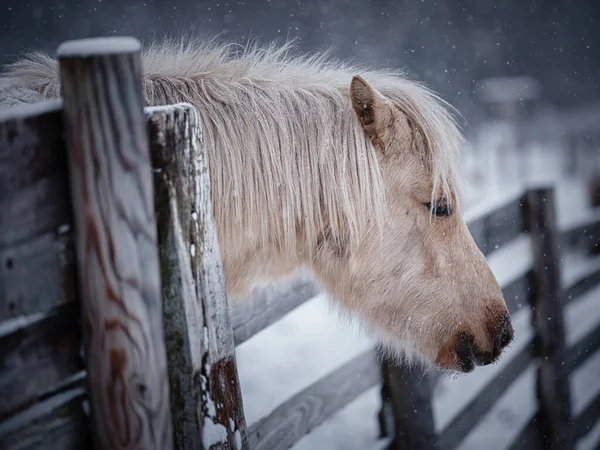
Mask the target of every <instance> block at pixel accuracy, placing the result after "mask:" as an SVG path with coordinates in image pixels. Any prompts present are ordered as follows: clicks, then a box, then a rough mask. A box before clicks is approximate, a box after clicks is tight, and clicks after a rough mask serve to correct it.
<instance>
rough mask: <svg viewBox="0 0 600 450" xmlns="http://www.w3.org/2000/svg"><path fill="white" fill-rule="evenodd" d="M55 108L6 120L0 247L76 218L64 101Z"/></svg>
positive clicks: (1, 140) (0, 142)
mask: <svg viewBox="0 0 600 450" xmlns="http://www.w3.org/2000/svg"><path fill="white" fill-rule="evenodd" d="M50 106H51V107H49V108H40V107H38V105H32V107H31V112H30V113H29V114H21V115H19V116H17V117H14V118H12V119H10V118H9V119H6V120H5V121H3V122H1V123H0V248H2V247H4V246H6V245H15V244H18V243H19V242H22V241H24V240H27V239H29V238H31V237H34V236H38V235H40V234H43V233H48V232H53V233H56V232H57V230H58V229H59V228H60V227H61V225H63V224H68V223H71V221H72V217H71V208H70V202H69V187H68V175H67V161H66V154H65V148H64V140H63V122H62V117H61V108H60V103H54V102H50ZM0 263H1V264H4V265H6V264H7V261H1V262H0Z"/></svg>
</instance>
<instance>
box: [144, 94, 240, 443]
mask: <svg viewBox="0 0 600 450" xmlns="http://www.w3.org/2000/svg"><path fill="white" fill-rule="evenodd" d="M147 112H148V114H149V123H150V130H149V131H150V146H151V152H152V159H153V165H154V171H155V191H156V212H157V220H158V240H159V243H160V260H161V281H162V289H163V308H164V314H165V321H164V322H165V340H166V346H167V359H168V365H169V380H170V388H171V389H170V391H171V410H172V413H173V427H174V440H175V446H176V448H178V449H182V450H184V449H185V450H192V449H193V450H196V449H206V450H208V449H211V450H212V449H235V450H241V449H246V448H248V447H247V438H246V423H245V419H244V411H243V404H242V395H241V390H240V385H239V380H238V374H237V368H236V360H235V345H234V340H233V330H232V328H231V323H230V318H229V311H228V303H227V296H226V293H225V284H224V280H223V267H222V264H221V255H220V251H219V245H218V242H217V234H216V230H215V224H214V220H213V215H212V204H211V198H210V179H209V172H208V164H209V161H208V159H207V154H206V151H205V149H204V147H203V146H202V130H201V127H200V123H199V117H198V115H197V113H196V110H195V109H194V107H193V106H191V105H186V104H180V105H172V106H168V107H158V108H149V109H147Z"/></svg>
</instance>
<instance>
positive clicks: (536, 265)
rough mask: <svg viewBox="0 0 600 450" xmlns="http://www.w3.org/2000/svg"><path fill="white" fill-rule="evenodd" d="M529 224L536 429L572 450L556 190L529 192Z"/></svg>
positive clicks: (553, 444) (545, 441) (546, 442)
mask: <svg viewBox="0 0 600 450" xmlns="http://www.w3.org/2000/svg"><path fill="white" fill-rule="evenodd" d="M526 224H527V231H528V232H529V233H530V234H531V244H532V251H533V272H532V288H533V289H532V290H533V295H532V297H531V302H532V305H531V306H532V308H533V315H532V317H533V326H534V328H535V332H536V356H538V357H539V361H540V364H539V367H538V374H537V380H536V382H537V385H536V390H537V398H538V401H539V404H540V414H539V417H538V420H537V421H536V427H537V429H538V436H539V438H540V439H541V443H542V445H543V447H544V448H551V449H570V448H573V442H572V440H571V439H570V437H569V426H570V424H571V421H572V417H571V411H572V409H571V396H570V390H569V379H568V366H569V365H568V362H569V360H570V358H569V355H568V353H567V348H566V340H565V323H564V317H563V310H562V298H561V297H562V289H561V286H560V280H561V273H560V253H559V248H558V244H559V235H558V231H557V225H556V211H555V201H554V190H553V188H539V189H532V190H530V191H528V192H527V208H526Z"/></svg>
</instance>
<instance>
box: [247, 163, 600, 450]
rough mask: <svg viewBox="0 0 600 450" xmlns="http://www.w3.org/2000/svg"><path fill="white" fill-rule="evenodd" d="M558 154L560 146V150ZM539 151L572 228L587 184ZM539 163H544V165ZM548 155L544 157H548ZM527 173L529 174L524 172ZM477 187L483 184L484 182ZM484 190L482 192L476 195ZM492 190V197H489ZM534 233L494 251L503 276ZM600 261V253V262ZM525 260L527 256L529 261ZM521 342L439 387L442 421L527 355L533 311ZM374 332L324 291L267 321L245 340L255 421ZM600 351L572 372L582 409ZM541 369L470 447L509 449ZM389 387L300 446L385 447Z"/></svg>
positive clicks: (501, 189) (584, 314) (511, 272)
mask: <svg viewBox="0 0 600 450" xmlns="http://www.w3.org/2000/svg"><path fill="white" fill-rule="evenodd" d="M550 153H551V152H550ZM530 156H531V161H532V162H533V166H534V167H538V173H535V172H536V171H535V170H533V171H532V173H530V177H529V180H530V181H531V182H539V181H557V180H562V181H561V183H560V184H559V186H558V190H557V201H558V215H559V224H560V225H561V226H565V225H567V224H569V223H572V221H575V220H578V218H581V217H582V216H583V215H584V214H586V213H588V210H587V204H586V196H585V191H584V186H583V185H582V184H581V183H579V182H578V181H575V180H564V179H562V177H561V176H560V171H561V163H560V161H559V160H558V159H557V158H554V160H553V157H552V156H551V154H549V153H548V152H546V153H542V152H541V151H540V152H537V153H535V152H534V154H533V155H530ZM536 161H539V162H540V163H539V164H536ZM542 161H543V163H541V162H542ZM521 181H522V180H521ZM519 184H520V181H519V180H515V179H513V180H512V183H510V185H509V186H507V185H506V184H504V185H503V186H492V185H490V184H488V185H486V186H484V187H485V189H481V187H477V186H473V185H471V186H467V191H468V192H467V196H466V197H467V199H468V201H469V204H470V205H471V207H470V208H471V210H472V209H474V208H477V207H481V205H483V206H484V207H485V205H489V204H491V203H493V202H492V200H493V199H497V198H498V197H499V196H502V195H506V194H507V193H508V192H510V191H514V190H518V189H519V187H520V186H519ZM475 188H477V189H475ZM476 191H478V192H479V193H481V195H482V197H479V198H477V197H476V196H475V195H473V193H474V192H476ZM483 197H485V198H483ZM527 245H528V241H527V240H526V239H518V240H516V241H515V242H513V243H511V244H510V245H509V246H507V247H506V248H504V249H500V251H497V252H494V253H493V254H492V255H490V257H489V261H490V265H491V266H492V269H493V271H494V273H495V274H496V276H497V277H498V279H499V281H500V282H501V283H502V281H503V280H506V279H510V278H511V277H513V276H517V275H518V272H519V270H520V267H525V265H526V264H527V258H528V256H527V255H528V248H527ZM582 259H583V258H581V257H577V256H576V255H573V256H569V257H566V258H565V260H564V261H563V273H564V276H565V278H566V279H569V278H570V277H571V276H573V273H574V272H576V271H578V270H581V268H582V265H585V264H588V263H589V262H588V261H583V262H582ZM597 262H598V263H600V261H597ZM519 263H520V264H519ZM566 315H567V325H568V330H567V331H568V342H569V343H572V342H574V341H575V340H576V339H578V338H579V337H581V336H582V335H583V334H584V333H586V332H587V331H589V330H590V329H591V327H592V326H593V325H594V324H595V323H597V322H598V321H600V288H597V289H594V290H592V291H590V292H589V293H587V294H586V295H585V296H583V297H581V299H579V300H578V301H576V302H574V303H573V304H572V305H571V306H570V307H569V309H568V310H567V312H566ZM513 320H514V326H515V331H516V339H515V342H514V343H513V344H512V345H511V348H510V349H509V350H508V351H507V352H506V354H505V356H504V357H503V358H502V359H501V361H500V362H499V363H497V364H496V365H492V366H487V367H481V368H478V369H477V370H475V371H474V372H473V373H471V374H468V375H465V376H461V377H459V378H456V379H445V380H443V381H442V382H441V383H440V384H439V385H438V386H437V387H436V391H435V393H434V399H433V404H434V420H435V422H436V427H437V428H438V429H442V428H443V427H444V426H445V425H446V424H448V423H449V421H450V420H451V419H452V418H453V416H454V415H455V414H456V413H457V412H459V411H460V410H461V408H462V406H463V405H464V404H466V402H468V401H469V400H470V399H471V398H473V397H474V396H476V395H477V394H478V392H480V390H481V389H482V388H483V387H484V385H485V383H486V382H487V381H488V380H489V379H490V378H492V377H493V376H495V374H496V373H497V372H498V371H499V370H500V369H501V368H502V367H504V366H505V365H506V364H507V363H508V362H509V360H510V358H511V357H512V355H514V354H515V353H517V352H518V351H519V350H520V349H521V347H522V345H523V343H524V342H525V341H526V337H527V336H528V335H530V334H531V333H532V329H531V326H530V311H529V309H528V308H524V309H523V310H521V311H519V312H518V313H517V314H516V315H515V316H514V318H513ZM374 342H375V341H374V340H373V339H372V338H371V337H370V336H368V335H365V334H363V333H362V332H361V331H360V330H359V329H358V328H357V327H356V326H354V325H351V324H347V323H345V322H342V321H341V320H339V319H338V317H337V316H336V315H335V314H334V313H332V311H331V307H330V304H329V302H328V299H327V298H326V297H325V296H323V295H319V296H317V297H315V298H313V299H312V300H310V301H309V302H307V303H305V304H304V305H302V306H301V307H299V308H297V309H296V310H295V311H293V312H292V313H290V314H288V315H287V316H286V317H284V318H283V319H282V320H280V321H279V322H277V323H276V324H274V325H272V326H271V327H269V328H267V329H265V330H264V331H262V332H261V333H259V334H258V335H256V336H255V337H254V338H252V339H250V340H249V341H247V342H245V343H244V344H242V345H241V346H240V347H238V348H237V351H236V353H237V358H238V367H239V375H240V382H241V388H242V394H243V398H244V410H245V413H246V419H247V422H248V424H253V423H255V422H256V421H257V420H259V419H260V418H262V417H264V416H265V415H267V414H269V413H270V412H271V411H272V410H273V409H274V408H275V407H276V406H277V405H279V404H280V403H282V402H283V401H285V400H287V399H288V398H289V397H290V396H292V395H294V394H296V393H297V392H299V391H301V390H302V389H304V388H306V387H308V386H309V385H310V384H311V383H313V382H315V381H316V380H318V379H319V378H320V377H322V376H323V375H326V374H327V373H328V372H330V371H332V370H334V369H335V368H337V367H338V366H339V365H341V364H343V363H344V362H347V361H348V360H350V359H351V358H352V357H354V356H356V355H358V354H359V353H361V352H362V351H364V350H366V349H368V348H370V347H372V346H373V345H374ZM598 373H600V352H597V353H596V354H595V355H594V356H593V357H592V358H590V359H589V360H588V361H587V362H586V364H584V365H582V366H581V367H580V368H579V369H578V370H577V372H576V373H575V374H574V376H572V386H571V387H572V395H573V403H574V409H575V413H578V412H579V411H581V410H582V409H583V408H584V407H585V405H587V404H588V402H589V401H591V400H592V399H593V398H594V397H595V396H597V395H600V377H598ZM534 386H535V367H534V366H533V365H531V366H530V367H529V369H528V370H527V371H526V372H525V373H524V374H522V376H521V377H519V378H518V379H517V381H516V382H515V383H514V384H513V385H512V386H511V388H510V389H508V390H507V392H506V394H505V396H504V397H503V398H502V399H501V400H500V401H499V402H498V403H497V404H496V405H495V406H494V407H493V408H491V409H490V410H489V412H488V413H487V414H486V415H485V416H484V417H483V418H482V420H481V423H480V425H479V426H477V427H476V428H475V429H474V431H472V432H471V433H470V435H468V436H467V438H466V439H465V441H464V442H463V444H462V446H461V447H460V448H461V449H464V450H467V449H469V450H470V449H480V448H487V449H494V450H495V449H504V448H507V446H508V444H509V443H510V441H511V440H512V439H513V438H514V437H515V436H516V435H517V434H518V433H519V431H520V428H521V426H522V425H523V424H524V423H526V422H527V421H528V420H529V418H530V417H531V416H532V415H533V413H534V410H535V406H536V403H535V390H534ZM379 406H380V398H379V386H377V387H374V388H372V389H370V390H368V391H367V392H366V393H364V394H363V395H361V396H360V397H358V398H357V399H356V400H355V401H353V402H352V403H351V404H350V405H349V406H347V407H346V408H345V409H343V410H342V411H340V412H339V413H337V414H336V415H334V416H333V417H332V418H330V419H329V420H328V421H327V422H326V423H324V424H323V425H322V426H320V427H318V428H317V429H315V430H313V431H312V432H311V433H310V434H308V435H307V436H305V437H304V438H303V439H302V440H301V441H300V442H299V443H298V444H296V445H295V446H294V447H293V449H294V450H321V449H324V450H325V449H326V450H338V449H339V450H342V449H344V450H359V449H360V450H365V449H375V448H378V447H382V444H384V442H383V441H382V440H380V439H378V432H379V430H378V424H377V413H378V411H379ZM598 439H600V424H599V425H598V426H596V427H595V428H594V429H593V430H592V431H591V432H590V433H589V435H588V436H587V438H586V439H583V440H582V441H581V442H580V444H579V446H578V450H586V449H591V448H593V446H594V445H597V442H598Z"/></svg>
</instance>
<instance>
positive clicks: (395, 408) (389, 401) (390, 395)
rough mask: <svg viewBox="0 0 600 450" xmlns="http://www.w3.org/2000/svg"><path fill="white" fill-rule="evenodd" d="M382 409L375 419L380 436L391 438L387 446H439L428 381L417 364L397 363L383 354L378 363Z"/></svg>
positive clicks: (416, 449) (415, 449)
mask: <svg viewBox="0 0 600 450" xmlns="http://www.w3.org/2000/svg"><path fill="white" fill-rule="evenodd" d="M381 366H382V376H383V384H382V389H381V396H382V409H381V412H380V414H379V422H380V428H381V435H382V436H390V437H392V438H393V441H392V443H391V445H390V446H389V447H388V448H389V449H390V450H425V449H432V448H440V447H439V442H438V436H437V433H436V431H435V424H434V422H433V412H432V407H431V396H432V383H431V380H430V379H429V377H428V375H427V374H425V373H424V372H423V370H422V369H421V368H420V367H418V366H415V367H412V368H410V367H408V366H407V365H405V364H402V365H397V364H395V362H394V361H392V360H390V359H388V358H385V359H383V361H382V363H381Z"/></svg>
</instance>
